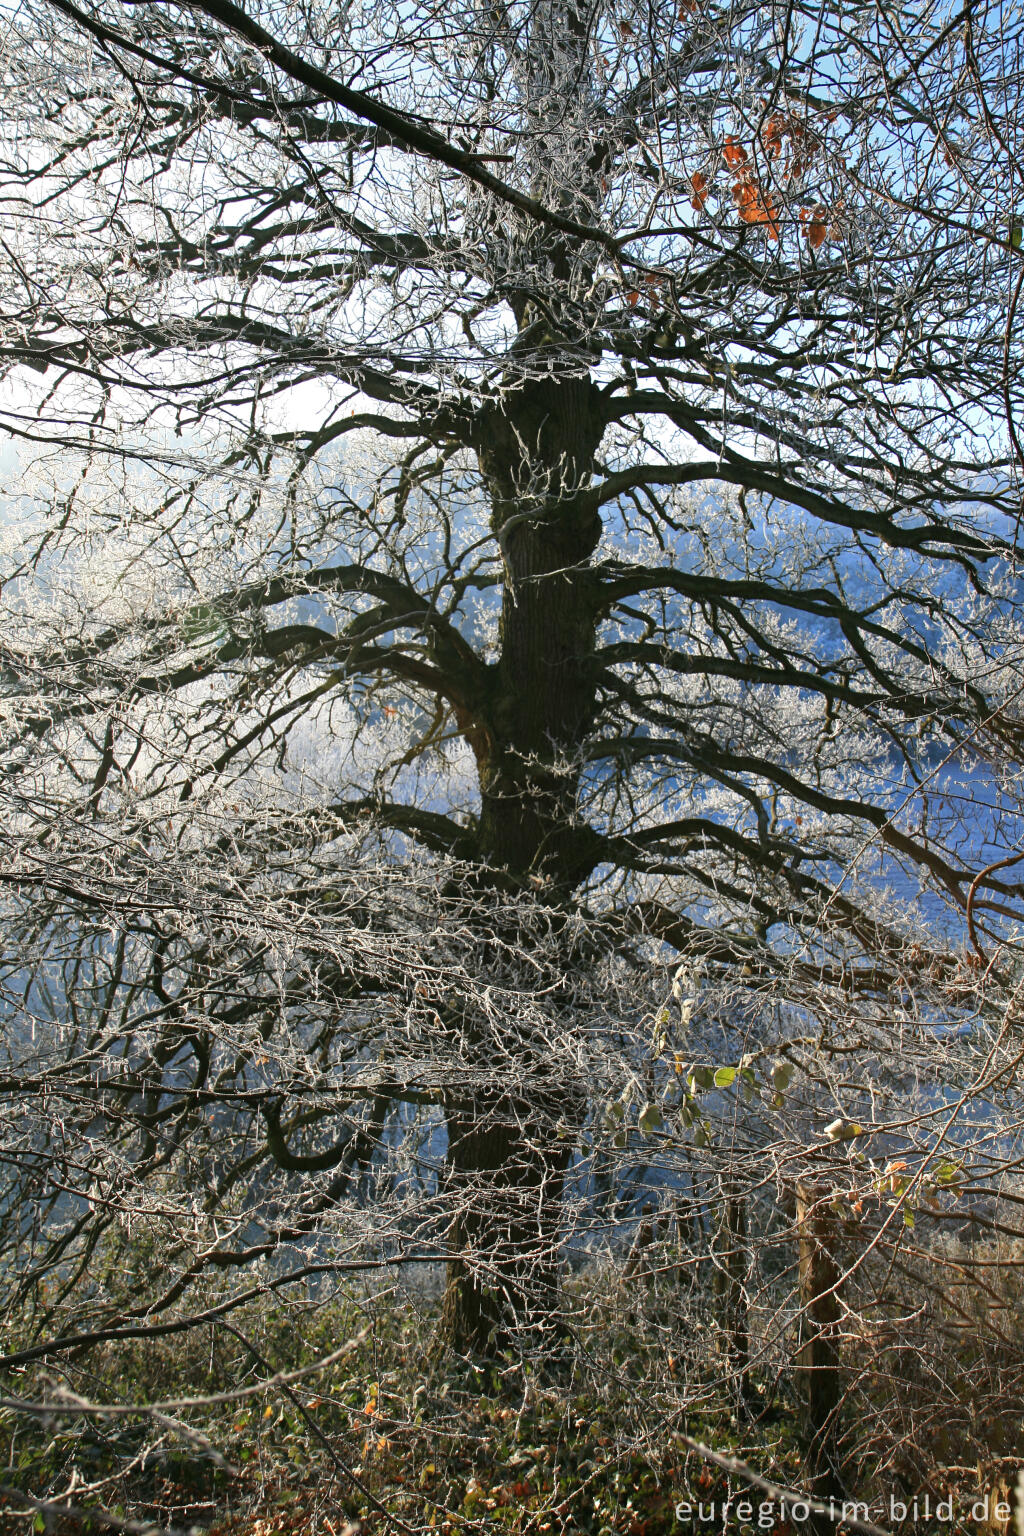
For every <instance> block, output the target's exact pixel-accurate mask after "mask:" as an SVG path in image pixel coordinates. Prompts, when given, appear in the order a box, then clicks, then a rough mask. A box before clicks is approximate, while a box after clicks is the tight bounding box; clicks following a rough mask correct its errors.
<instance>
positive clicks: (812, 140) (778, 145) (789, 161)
mask: <svg viewBox="0 0 1024 1536" xmlns="http://www.w3.org/2000/svg"><path fill="white" fill-rule="evenodd" d="M761 143H762V145H763V146H764V152H765V154H766V155H767V156H768V159H769V160H774V161H781V164H780V165H779V167H778V172H779V175H780V176H781V179H782V180H783V181H794V180H795V179H796V178H797V177H798V176H800V175H802V174H803V172H804V171H805V170H806V169H807V167H808V166H809V165H810V163H811V161H812V160H813V159H814V157H815V155H816V154H817V153H818V151H819V149H820V148H821V143H820V140H819V139H818V137H817V135H816V134H814V133H812V132H811V131H810V129H809V128H808V126H807V124H806V123H804V122H801V120H800V118H798V117H794V116H793V114H792V113H790V112H773V113H772V114H771V116H770V117H768V118H766V119H765V122H764V124H763V126H762V128H761Z"/></svg>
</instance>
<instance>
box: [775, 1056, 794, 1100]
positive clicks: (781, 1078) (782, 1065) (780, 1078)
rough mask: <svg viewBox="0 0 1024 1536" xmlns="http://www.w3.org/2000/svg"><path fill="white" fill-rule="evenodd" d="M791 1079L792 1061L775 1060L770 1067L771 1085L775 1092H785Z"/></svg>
mask: <svg viewBox="0 0 1024 1536" xmlns="http://www.w3.org/2000/svg"><path fill="white" fill-rule="evenodd" d="M792 1081H793V1063H792V1062H791V1061H777V1062H776V1063H775V1065H774V1066H773V1067H772V1087H773V1088H774V1089H775V1090H776V1092H777V1093H785V1091H786V1089H787V1088H788V1087H789V1085H790V1083H791V1082H792Z"/></svg>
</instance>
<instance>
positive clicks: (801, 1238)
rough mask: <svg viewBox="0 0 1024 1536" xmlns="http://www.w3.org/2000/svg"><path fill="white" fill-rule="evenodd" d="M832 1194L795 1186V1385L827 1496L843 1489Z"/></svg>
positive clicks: (812, 1459)
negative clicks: (797, 1305)
mask: <svg viewBox="0 0 1024 1536" xmlns="http://www.w3.org/2000/svg"><path fill="white" fill-rule="evenodd" d="M831 1194H832V1191H831V1189H830V1188H829V1187H828V1186H826V1185H825V1184H822V1183H821V1182H818V1181H811V1180H808V1181H806V1182H805V1181H800V1182H799V1183H798V1184H797V1187H796V1225H797V1235H798V1243H799V1280H800V1308H801V1316H800V1334H801V1342H800V1348H799V1350H798V1352H797V1357H796V1365H797V1384H798V1389H799V1391H800V1396H801V1399H802V1404H803V1412H804V1432H805V1437H806V1442H807V1450H808V1460H809V1464H810V1471H811V1475H812V1478H813V1488H814V1492H815V1494H816V1495H817V1496H818V1497H819V1498H826V1499H827V1498H831V1497H833V1496H839V1495H840V1494H841V1492H842V1487H841V1484H840V1480H839V1472H838V1464H837V1456H836V1434H837V1429H838V1420H839V1405H840V1402H841V1400H842V1377H841V1372H840V1364H839V1321H840V1317H841V1316H842V1302H841V1299H840V1286H841V1281H842V1266H841V1264H840V1262H839V1253H838V1249H839V1223H838V1221H837V1220H836V1218H835V1216H834V1215H833V1212H832V1209H831V1204H830V1201H831Z"/></svg>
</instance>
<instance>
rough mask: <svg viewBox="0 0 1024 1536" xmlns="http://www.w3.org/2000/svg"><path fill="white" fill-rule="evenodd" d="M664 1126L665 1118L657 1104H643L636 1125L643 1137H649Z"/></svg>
mask: <svg viewBox="0 0 1024 1536" xmlns="http://www.w3.org/2000/svg"><path fill="white" fill-rule="evenodd" d="M664 1124H665V1117H664V1115H663V1114H662V1112H661V1110H660V1109H659V1107H658V1105H657V1104H645V1105H644V1107H643V1109H642V1110H641V1111H640V1116H639V1119H638V1120H637V1125H638V1126H639V1127H640V1129H641V1130H642V1131H643V1133H644V1135H645V1136H651V1135H653V1133H654V1132H655V1131H660V1130H661V1129H662V1128H663V1127H664Z"/></svg>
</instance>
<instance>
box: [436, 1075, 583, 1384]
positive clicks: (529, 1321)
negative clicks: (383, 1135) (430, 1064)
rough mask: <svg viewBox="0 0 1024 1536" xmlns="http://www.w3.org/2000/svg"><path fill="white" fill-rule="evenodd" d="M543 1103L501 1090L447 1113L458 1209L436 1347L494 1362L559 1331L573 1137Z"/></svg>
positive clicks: (450, 1187) (449, 1189)
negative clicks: (562, 1237)
mask: <svg viewBox="0 0 1024 1536" xmlns="http://www.w3.org/2000/svg"><path fill="white" fill-rule="evenodd" d="M549 1107H550V1108H553V1107H554V1106H546V1105H544V1104H538V1103H536V1102H532V1103H529V1104H527V1103H525V1102H522V1101H519V1102H517V1101H515V1100H513V1099H510V1098H501V1097H499V1096H498V1095H493V1096H487V1097H485V1096H483V1095H481V1096H480V1097H478V1098H477V1100H476V1101H475V1102H473V1103H463V1104H461V1105H459V1106H458V1107H457V1108H452V1109H449V1111H448V1115H447V1119H448V1177H447V1182H446V1194H447V1196H448V1198H449V1199H450V1200H451V1201H452V1203H453V1205H454V1207H455V1210H454V1214H453V1217H452V1222H451V1226H450V1228H449V1233H448V1243H449V1248H450V1250H451V1255H452V1256H451V1258H450V1259H449V1261H448V1271H447V1277H446V1284H445V1292H444V1300H443V1303H442V1307H441V1322H440V1327H439V1331H438V1339H437V1342H438V1344H439V1345H440V1346H441V1347H443V1348H452V1349H454V1350H456V1351H457V1352H458V1353H460V1354H471V1355H476V1356H483V1357H487V1358H491V1357H493V1356H495V1355H498V1354H501V1353H502V1352H503V1351H505V1350H509V1349H518V1348H521V1347H524V1346H530V1345H533V1346H536V1345H538V1344H541V1343H543V1342H545V1339H546V1337H547V1336H550V1335H551V1333H552V1332H553V1329H554V1323H555V1317H556V1312H557V1305H558V1269H559V1259H558V1243H559V1225H560V1217H561V1200H562V1189H563V1184H564V1180H565V1172H566V1169H567V1167H568V1164H569V1159H570V1156H571V1152H572V1144H573V1142H572V1137H571V1136H570V1135H568V1134H565V1133H563V1135H562V1137H561V1138H559V1137H558V1135H557V1133H556V1130H555V1127H554V1126H553V1125H551V1124H550V1123H549V1117H548V1114H547V1113H545V1111H546V1109H548V1108H549Z"/></svg>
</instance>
